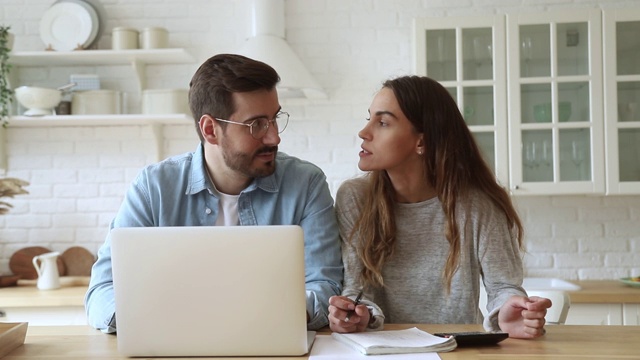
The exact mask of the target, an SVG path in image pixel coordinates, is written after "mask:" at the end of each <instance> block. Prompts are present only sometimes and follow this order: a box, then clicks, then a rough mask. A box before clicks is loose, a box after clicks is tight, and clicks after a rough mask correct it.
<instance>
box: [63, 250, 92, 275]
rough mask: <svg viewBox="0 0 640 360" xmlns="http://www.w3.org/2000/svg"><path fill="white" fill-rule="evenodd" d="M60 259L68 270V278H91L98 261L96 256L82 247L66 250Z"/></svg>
mask: <svg viewBox="0 0 640 360" xmlns="http://www.w3.org/2000/svg"><path fill="white" fill-rule="evenodd" d="M60 257H61V258H62V261H63V262H64V266H65V267H66V269H67V273H66V275H67V276H90V275H91V267H92V266H93V263H94V262H95V261H96V258H95V256H93V254H92V253H91V252H90V251H89V250H87V249H85V248H83V247H82V246H72V247H70V248H68V249H67V250H65V251H64V252H63V253H62V254H61V255H60Z"/></svg>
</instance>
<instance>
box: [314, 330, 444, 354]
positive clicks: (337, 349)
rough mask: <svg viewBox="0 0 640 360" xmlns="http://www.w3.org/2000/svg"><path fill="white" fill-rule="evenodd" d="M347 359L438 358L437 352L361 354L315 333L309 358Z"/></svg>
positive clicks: (327, 336) (328, 336)
mask: <svg viewBox="0 0 640 360" xmlns="http://www.w3.org/2000/svg"><path fill="white" fill-rule="evenodd" d="M330 359H331V360H347V359H369V360H375V359H379V360H396V359H397V360H406V359H421V360H440V356H438V353H419V354H391V355H369V356H367V355H363V354H361V353H359V352H357V351H356V350H353V349H352V348H350V347H348V346H347V345H344V344H342V343H340V342H338V341H336V340H335V339H333V338H332V337H331V335H316V341H315V342H314V343H313V347H312V348H311V353H310V354H309V360H330Z"/></svg>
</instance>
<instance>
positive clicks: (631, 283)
mask: <svg viewBox="0 0 640 360" xmlns="http://www.w3.org/2000/svg"><path fill="white" fill-rule="evenodd" d="M637 279H639V278H638V277H634V278H621V279H620V281H621V282H622V283H624V284H627V285H629V286H633V287H637V288H640V280H637Z"/></svg>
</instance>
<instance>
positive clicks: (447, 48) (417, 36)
mask: <svg viewBox="0 0 640 360" xmlns="http://www.w3.org/2000/svg"><path fill="white" fill-rule="evenodd" d="M414 44H415V46H414V51H415V54H414V59H415V69H414V70H415V72H416V73H417V74H420V75H427V76H429V77H431V78H433V79H434V80H437V81H438V82H440V83H441V84H442V85H443V86H444V87H445V88H446V89H447V90H448V91H449V93H450V94H451V95H452V97H453V98H454V99H455V100H456V102H457V103H458V106H459V109H460V112H461V113H462V114H463V117H464V119H465V122H466V123H467V125H468V126H469V129H470V130H471V132H472V134H473V136H474V138H475V140H476V142H477V144H478V146H479V147H480V151H481V152H482V155H483V156H484V158H485V160H486V161H487V163H488V164H489V166H490V167H491V168H492V169H493V171H494V172H495V174H496V177H497V179H498V180H499V181H500V182H501V183H502V184H505V185H506V184H507V182H508V169H509V167H508V156H507V155H508V154H507V151H508V149H507V109H506V106H505V104H506V103H507V93H506V72H505V71H504V69H505V62H506V58H505V46H504V44H505V22H504V17H503V16H499V15H496V16H474V17H462V18H451V17H446V18H429V19H421V18H418V19H415V20H414Z"/></svg>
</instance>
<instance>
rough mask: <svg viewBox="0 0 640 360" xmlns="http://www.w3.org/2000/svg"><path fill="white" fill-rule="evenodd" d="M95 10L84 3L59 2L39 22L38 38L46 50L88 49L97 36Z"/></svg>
mask: <svg viewBox="0 0 640 360" xmlns="http://www.w3.org/2000/svg"><path fill="white" fill-rule="evenodd" d="M98 27H99V20H98V14H97V13H96V11H95V9H94V8H93V7H92V6H91V5H89V4H87V3H85V2H84V1H79V0H77V1H71V0H66V1H59V2H56V3H54V4H53V5H51V7H50V8H49V9H47V11H45V13H44V15H43V16H42V19H41V20H40V37H41V38H42V41H43V42H44V44H45V46H46V47H47V48H49V47H50V48H51V49H52V50H58V51H71V50H75V49H77V48H86V47H88V46H89V45H90V44H91V43H92V42H93V40H95V38H96V36H97V34H98Z"/></svg>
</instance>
